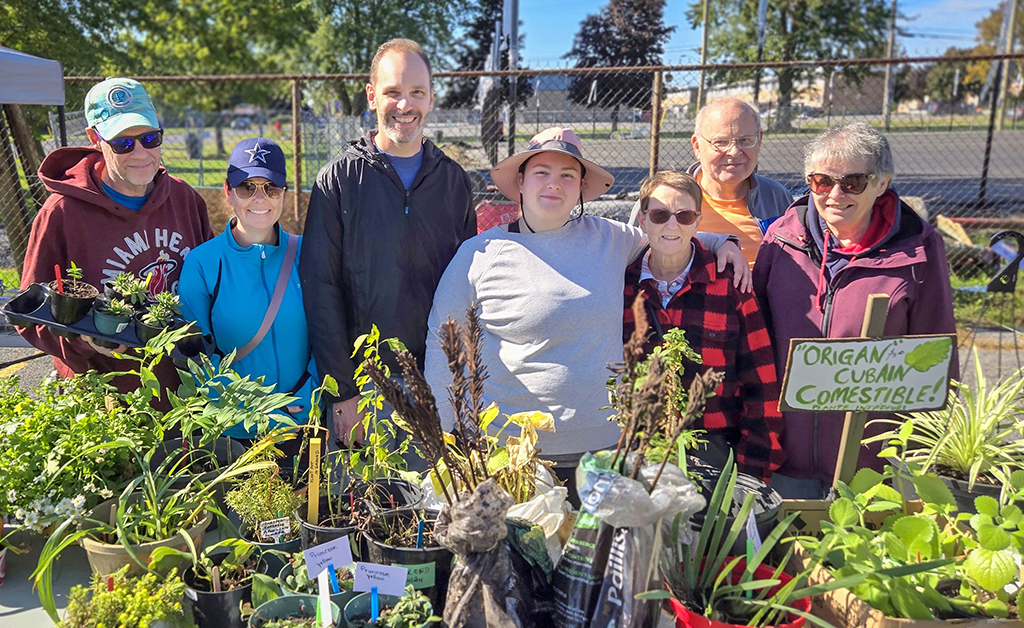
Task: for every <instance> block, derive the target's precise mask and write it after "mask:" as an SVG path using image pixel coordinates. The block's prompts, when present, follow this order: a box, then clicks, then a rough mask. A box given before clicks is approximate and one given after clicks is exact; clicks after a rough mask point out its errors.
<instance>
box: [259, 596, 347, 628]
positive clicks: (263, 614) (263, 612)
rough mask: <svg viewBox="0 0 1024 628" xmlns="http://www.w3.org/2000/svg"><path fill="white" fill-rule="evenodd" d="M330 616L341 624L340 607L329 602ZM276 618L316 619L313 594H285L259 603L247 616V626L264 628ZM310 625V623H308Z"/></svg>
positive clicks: (337, 623)
mask: <svg viewBox="0 0 1024 628" xmlns="http://www.w3.org/2000/svg"><path fill="white" fill-rule="evenodd" d="M331 618H332V619H334V623H335V625H336V626H337V625H343V624H341V609H340V608H338V605H337V604H335V603H334V602H331ZM277 619H290V620H293V621H303V620H314V621H315V620H316V596H315V595H286V596H284V597H279V598H275V599H273V600H270V601H269V602H265V603H263V604H260V607H259V608H257V609H256V612H255V613H253V615H252V616H251V617H249V628H264V626H266V625H267V623H268V622H270V621H273V620H277ZM310 625H312V624H310Z"/></svg>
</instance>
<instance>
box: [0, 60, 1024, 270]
mask: <svg viewBox="0 0 1024 628" xmlns="http://www.w3.org/2000/svg"><path fill="white" fill-rule="evenodd" d="M1022 56H1024V55H1011V56H1010V58H1013V59H1015V62H1014V63H1013V64H1011V68H1012V69H1011V71H1010V77H1011V79H1010V81H1009V89H1008V91H1007V96H1006V98H1005V100H1003V101H1001V102H1000V103H999V104H1001V105H1002V107H1001V108H1000V109H999V110H998V111H997V110H993V109H992V107H991V106H990V103H989V99H986V100H984V101H982V100H981V99H979V98H978V96H977V95H974V94H964V93H963V91H959V93H958V90H962V88H953V87H952V84H951V85H950V94H949V96H948V97H943V98H938V97H925V96H923V95H922V94H923V92H924V91H925V89H926V83H927V80H926V77H927V75H928V73H929V70H930V69H931V68H932V67H933V65H934V64H935V63H936V62H937V61H939V60H938V59H915V60H907V59H894V60H871V61H866V62H865V61H827V62H814V63H806V64H790V65H784V66H764V69H763V71H762V72H760V77H758V76H757V71H756V70H755V66H754V65H753V64H747V65H736V66H706V67H703V68H702V67H701V66H671V67H669V66H665V67H658V68H593V69H587V70H578V69H566V68H561V69H550V70H538V69H531V70H522V71H520V72H518V73H517V74H518V76H519V80H518V81H517V82H516V85H517V90H516V93H517V97H516V102H517V104H516V106H515V107H509V106H508V105H507V103H502V102H501V101H502V100H503V98H500V97H498V98H496V97H495V94H498V93H507V92H508V89H507V88H508V83H509V80H510V79H509V78H508V77H509V75H510V73H508V72H504V73H495V74H491V75H488V74H486V73H482V72H450V73H437V74H436V75H435V89H436V94H437V95H436V99H435V102H436V106H435V109H434V111H433V112H432V113H431V114H430V116H429V123H428V127H427V135H428V137H430V139H431V140H433V141H434V142H435V143H437V144H439V145H440V146H441V147H442V148H443V149H444V150H445V151H446V152H448V154H449V155H450V156H452V157H453V158H455V159H456V160H457V161H459V162H460V163H461V164H462V165H463V167H465V168H466V170H467V171H468V172H469V173H470V175H471V178H472V179H473V181H474V185H475V186H476V187H477V192H478V198H479V200H484V199H487V198H493V197H494V195H495V193H494V192H490V191H488V188H487V185H488V183H489V175H488V170H489V168H490V166H491V164H492V163H494V161H495V160H496V159H499V158H502V157H504V156H506V155H507V154H509V153H510V152H512V151H514V150H516V149H522V148H524V147H525V145H526V142H527V141H528V140H529V138H530V137H531V136H532V135H533V134H534V133H536V132H537V131H540V130H542V129H544V128H547V127H549V126H555V125H558V126H567V127H571V128H573V129H574V130H575V131H576V133H577V134H579V135H580V136H581V137H582V138H583V139H584V152H585V153H586V155H587V156H588V158H591V159H593V160H594V161H596V162H598V163H600V164H602V165H603V166H605V167H607V168H608V169H609V170H610V171H611V172H612V173H613V174H614V175H615V177H616V182H615V186H614V187H613V188H612V189H611V190H610V191H609V192H608V194H606V195H605V196H604V197H602V199H600V200H598V201H596V202H595V203H593V204H592V206H591V207H588V211H592V212H596V213H601V214H604V215H609V216H614V217H618V218H624V217H625V215H626V214H627V213H628V210H629V207H630V206H631V204H632V199H634V198H635V194H636V191H637V190H638V188H639V184H640V181H641V180H642V179H643V178H644V177H645V176H647V174H648V173H649V172H650V171H651V170H652V169H655V168H657V169H668V168H674V169H685V168H687V167H688V166H689V165H691V164H692V163H693V162H694V161H695V158H694V154H693V149H692V146H691V143H690V138H691V136H692V135H693V128H694V116H695V112H696V110H697V108H698V103H699V102H701V101H702V100H703V101H705V102H710V101H711V100H714V99H716V98H720V97H725V96H732V97H737V98H741V99H743V100H746V101H748V102H753V101H754V93H755V92H757V94H758V98H757V102H758V108H759V110H760V111H761V117H762V127H763V129H764V131H765V137H764V142H763V145H762V147H761V149H760V158H759V166H758V172H759V173H760V174H762V175H765V176H768V177H771V178H773V179H776V180H777V181H779V182H781V183H783V184H784V185H785V186H786V187H787V188H789V190H790V191H791V192H792V193H793V195H794V196H797V195H800V194H803V193H805V191H806V184H805V182H804V180H803V176H802V172H803V170H802V165H803V151H804V147H805V146H806V144H807V143H808V142H809V141H810V139H811V138H813V137H814V136H815V135H816V134H818V133H820V132H821V131H822V130H823V129H825V128H826V127H828V126H830V125H834V124H841V123H846V122H853V121H862V122H867V123H869V124H872V125H875V126H878V127H880V128H883V129H886V134H887V137H888V138H889V141H890V144H891V146H892V149H893V153H894V158H895V162H896V177H895V179H894V185H895V186H896V188H897V189H898V190H899V192H900V193H901V195H903V196H904V197H912V198H914V199H916V200H915V201H914V203H915V205H916V207H917V208H920V209H921V210H922V211H925V212H926V213H927V215H928V217H929V220H931V221H932V222H933V224H936V226H937V227H939V229H940V231H941V232H942V233H943V235H944V236H945V237H946V238H947V248H948V250H949V257H950V262H951V265H952V267H953V269H954V271H955V272H956V274H957V276H958V277H960V278H961V279H962V280H963V281H965V282H969V281H975V282H976V283H980V282H981V279H980V277H982V276H989V275H991V274H992V272H993V271H994V270H995V269H996V268H997V267H998V266H999V265H1001V259H1000V257H999V256H998V255H996V254H994V253H993V252H992V251H991V250H989V249H987V248H986V246H985V243H986V242H987V237H988V236H989V235H990V234H991V233H994V232H995V231H998V230H1000V229H1007V228H1014V229H1017V230H1022V229H1024V166H1022V164H1024V97H1022V91H1024V90H1022V87H1024V86H1022V80H1021V74H1020V70H1019V69H1018V68H1019V67H1020V59H1021V57H1022ZM1000 58H1003V57H1000V56H993V57H986V58H979V57H974V58H972V60H971V61H970V63H974V64H978V63H984V62H985V61H986V60H987V61H991V60H995V59H1000ZM942 61H943V62H945V63H947V64H948V63H950V62H949V60H948V59H943V60H942ZM964 63H967V62H966V61H965V62H964ZM887 66H889V67H891V69H892V74H893V76H894V77H895V79H894V81H893V84H894V95H895V104H894V105H893V106H892V108H891V111H890V114H889V116H888V120H887V119H886V118H887V116H885V115H884V112H883V101H884V100H885V89H884V85H885V82H884V75H885V70H886V67H887ZM67 74H68V75H69V78H68V79H67V84H68V88H67V93H68V109H69V110H70V111H69V113H68V114H67V115H66V128H67V139H68V143H69V144H70V145H85V144H86V143H87V139H86V136H85V132H84V127H85V122H84V116H83V113H82V112H81V110H77V111H76V109H77V108H78V107H80V104H79V103H81V102H82V101H83V99H84V95H85V92H86V91H87V90H88V88H89V87H90V86H91V85H92V84H94V83H95V82H97V81H98V80H99V79H98V78H94V77H88V78H87V77H70V75H72V74H73V72H67ZM366 78H367V77H366V76H362V75H330V76H235V77H148V78H147V77H142V78H141V80H142V81H143V82H144V83H145V84H146V86H147V89H148V90H149V91H150V93H151V95H152V96H153V99H154V102H155V103H156V105H157V108H158V112H159V114H160V118H161V120H162V122H163V125H164V128H165V137H164V144H163V148H162V156H163V162H164V164H165V165H166V167H167V169H168V170H169V171H170V172H171V174H173V175H175V176H177V177H180V178H182V179H183V180H185V181H186V182H188V183H189V184H191V185H193V186H195V187H196V188H197V189H199V190H200V192H201V193H202V194H203V195H204V197H206V199H207V203H208V205H209V206H210V211H211V218H212V220H213V222H214V224H215V225H216V226H217V227H218V228H222V226H223V224H224V223H225V222H226V220H227V218H228V217H229V213H228V212H229V210H228V209H227V207H226V204H224V203H223V196H224V194H223V191H222V190H221V186H222V184H223V181H224V175H225V172H226V167H227V157H228V155H229V154H230V152H231V149H232V148H233V147H234V145H235V144H236V143H237V142H238V141H239V140H241V139H243V138H245V137H252V136H255V135H263V136H265V137H269V138H271V139H274V140H275V141H277V142H278V143H280V144H281V146H282V148H283V149H284V152H285V155H286V157H287V159H288V164H289V170H290V172H289V177H290V184H289V187H290V188H291V190H290V191H289V197H288V201H287V203H288V204H287V205H286V208H287V211H286V215H285V217H284V219H283V222H284V223H285V227H286V228H287V229H289V230H295V231H301V228H302V223H303V219H304V213H305V205H306V203H307V201H308V191H309V189H310V187H311V186H312V184H313V181H314V180H315V177H316V174H317V172H318V171H319V169H320V168H321V167H322V166H323V165H324V164H326V163H328V162H329V161H331V160H332V159H334V158H335V157H337V156H338V155H339V154H340V153H341V152H342V151H343V150H344V147H345V145H346V143H347V142H349V141H351V140H353V139H355V138H357V137H359V136H360V135H362V134H364V133H365V132H366V131H367V130H368V129H370V128H372V127H373V126H374V125H375V120H374V119H373V117H372V115H371V114H370V113H367V112H366V111H365V106H366V105H365V96H362V95H361V92H360V86H361V85H363V84H365V82H366ZM501 81H504V82H505V86H504V88H503V89H499V87H501V86H500V82H501ZM458 82H462V84H463V85H464V84H465V83H466V82H473V83H476V84H478V86H479V89H478V91H477V95H476V97H475V98H474V99H473V101H472V102H465V103H462V106H461V107H458V108H450V107H449V108H444V107H441V106H440V103H441V102H443V101H445V100H446V99H445V94H446V91H447V90H449V89H451V88H452V86H453V85H455V84H457V83H458ZM781 87H785V89H781ZM489 88H493V89H489ZM927 88H928V89H929V90H930V92H931V93H932V95H933V96H934V95H935V94H936V88H934V86H927ZM506 100H507V99H506ZM21 109H22V110H23V111H24V112H25V116H27V118H29V119H30V121H31V120H39V119H40V118H42V119H43V120H44V122H43V125H45V126H47V127H48V128H49V129H50V130H51V132H50V137H49V138H47V139H45V140H44V141H43V142H42V143H41V144H37V145H36V152H38V153H39V155H38V156H33V155H32V154H31V153H32V149H31V147H28V148H26V143H25V141H24V140H23V138H21V139H19V138H18V137H17V133H16V129H14V128H12V126H15V125H12V124H11V123H10V120H11V119H12V117H14V114H13V113H12V112H11V111H10V108H9V107H8V106H5V107H4V110H5V113H7V115H6V116H5V117H6V120H7V122H5V121H4V117H0V221H2V222H3V225H4V227H5V229H4V232H3V234H2V237H0V280H3V281H4V282H5V283H7V284H8V285H10V283H11V282H12V281H14V282H16V281H17V278H16V276H17V269H18V268H20V259H21V255H23V252H24V248H25V245H26V244H27V234H28V232H29V228H30V223H31V220H32V217H33V216H34V214H35V212H36V211H37V209H38V207H39V205H40V204H41V203H42V201H43V200H45V196H46V194H45V191H43V190H42V188H41V186H40V184H39V182H38V180H37V178H36V176H35V174H34V173H35V170H36V168H37V167H38V158H39V157H40V156H41V155H44V154H46V153H48V152H49V151H51V150H53V149H54V148H56V147H57V145H58V142H57V140H56V139H54V138H57V137H59V133H58V131H57V128H58V126H57V118H56V113H55V111H47V108H45V107H22V108H21ZM997 112H998V113H1000V114H1001V115H997ZM37 126H39V125H38V124H37ZM296 192H297V194H296Z"/></svg>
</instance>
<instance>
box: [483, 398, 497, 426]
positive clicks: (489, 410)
mask: <svg viewBox="0 0 1024 628" xmlns="http://www.w3.org/2000/svg"><path fill="white" fill-rule="evenodd" d="M497 417H498V404H496V403H494V402H493V401H492V402H491V404H490V405H489V406H487V407H486V408H484V411H483V412H481V413H480V421H479V424H480V429H482V430H483V431H485V432H486V431H487V427H488V426H489V425H490V424H491V423H492V422H493V421H494V419H496V418H497Z"/></svg>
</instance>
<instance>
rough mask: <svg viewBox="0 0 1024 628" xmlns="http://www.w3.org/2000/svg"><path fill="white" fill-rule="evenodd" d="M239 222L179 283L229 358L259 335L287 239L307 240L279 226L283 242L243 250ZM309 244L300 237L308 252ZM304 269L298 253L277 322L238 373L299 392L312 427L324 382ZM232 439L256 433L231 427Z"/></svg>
mask: <svg viewBox="0 0 1024 628" xmlns="http://www.w3.org/2000/svg"><path fill="white" fill-rule="evenodd" d="M233 223H234V219H233V218H232V221H231V223H229V225H228V228H226V229H225V230H224V233H222V234H220V235H219V236H217V237H215V238H213V239H212V240H209V241H207V242H206V243H204V244H202V245H200V246H198V247H196V248H195V249H193V250H192V251H191V252H190V253H189V254H188V256H187V257H186V258H185V263H184V265H183V267H182V270H181V279H180V283H179V284H178V294H179V295H180V297H181V310H182V314H183V315H184V316H185V318H188V319H189V320H194V321H196V323H198V324H199V327H200V328H201V329H202V330H203V333H204V334H212V335H213V337H214V340H215V342H216V345H217V349H218V350H219V351H220V352H221V353H223V354H224V355H227V354H228V353H229V352H231V351H233V350H235V349H240V348H241V347H243V346H245V345H246V344H248V342H249V341H250V340H252V338H253V337H254V336H255V335H256V332H257V331H258V330H259V328H260V324H261V323H262V322H263V316H264V315H265V314H266V312H267V308H268V307H269V306H270V300H271V297H272V296H273V294H274V286H275V285H277V278H278V275H279V273H280V271H281V265H282V264H283V263H284V258H285V249H286V248H287V242H288V241H287V239H286V238H299V236H297V235H290V234H288V233H285V231H284V230H283V229H281V227H280V225H278V226H277V230H278V244H277V245H269V244H253V245H251V246H246V247H243V246H241V245H239V244H238V242H237V241H236V240H235V238H234V236H233V235H232V233H231V228H230V225H231V224H233ZM301 246H302V244H301V238H300V240H299V247H300V249H301ZM298 266H299V256H298V254H296V256H295V262H294V264H293V265H292V269H291V276H290V277H289V279H288V287H287V288H286V290H285V294H284V300H283V301H282V302H281V308H280V310H278V312H277V316H276V317H275V318H274V324H273V325H272V326H271V328H270V331H268V332H267V335H266V336H264V337H263V340H262V341H261V342H260V344H259V345H257V346H256V348H255V349H253V350H252V351H251V352H250V353H249V354H248V355H247V356H245V357H244V358H242V359H241V360H239V361H238V362H236V363H235V364H233V365H232V368H233V369H234V370H235V371H237V372H238V373H240V374H241V375H250V376H253V377H259V376H263V378H264V379H263V382H264V383H265V384H276V385H277V391H278V392H291V393H292V394H294V395H295V396H296V397H298V398H299V400H298V401H297V402H295V405H300V406H302V408H303V409H302V411H301V412H297V413H295V415H293V416H294V417H295V418H296V419H297V420H299V421H300V422H306V421H308V419H309V407H310V395H311V393H312V391H313V388H314V387H315V386H316V385H317V384H318V383H319V381H320V378H319V377H318V376H317V373H316V366H315V364H314V363H313V356H312V352H311V347H310V341H309V327H308V325H307V324H306V314H305V311H304V310H303V306H302V287H301V285H300V284H299V271H298ZM215 295H216V298H214V297H215ZM307 374H309V376H308V377H307ZM303 380H305V381H304V382H303ZM296 388H298V390H296ZM225 435H227V436H231V437H233V438H252V437H254V436H256V434H255V432H251V433H250V432H247V431H246V430H245V428H244V427H243V426H242V425H235V426H234V427H232V428H230V429H228V431H227V432H225Z"/></svg>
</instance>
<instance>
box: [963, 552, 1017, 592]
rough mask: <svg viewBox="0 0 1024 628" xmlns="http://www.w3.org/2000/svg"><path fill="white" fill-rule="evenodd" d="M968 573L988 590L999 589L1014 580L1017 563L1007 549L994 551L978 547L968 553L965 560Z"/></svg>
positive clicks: (964, 563)
mask: <svg viewBox="0 0 1024 628" xmlns="http://www.w3.org/2000/svg"><path fill="white" fill-rule="evenodd" d="M963 565H964V569H965V570H966V571H967V575H968V576H969V577H970V578H971V580H974V581H975V582H977V583H978V585H979V586H981V587H982V588H983V589H985V590H987V591H997V590H999V589H1002V588H1003V587H1005V586H1006V585H1008V584H1010V583H1011V582H1013V579H1014V577H1015V576H1016V567H1017V565H1016V563H1014V561H1013V555H1012V554H1011V553H1010V552H1007V551H1006V550H1002V551H998V552H994V551H992V550H987V549H985V548H978V549H975V550H973V551H972V552H971V553H970V554H968V555H967V559H966V560H964V562H963Z"/></svg>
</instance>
